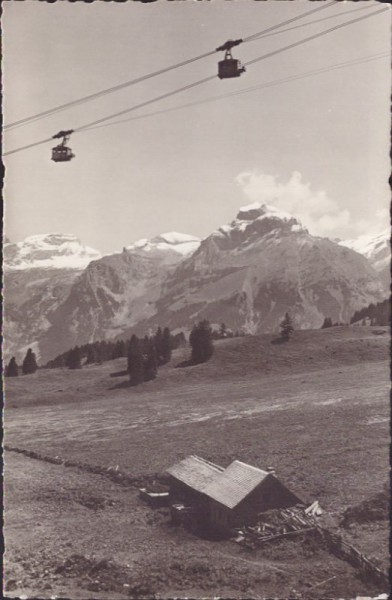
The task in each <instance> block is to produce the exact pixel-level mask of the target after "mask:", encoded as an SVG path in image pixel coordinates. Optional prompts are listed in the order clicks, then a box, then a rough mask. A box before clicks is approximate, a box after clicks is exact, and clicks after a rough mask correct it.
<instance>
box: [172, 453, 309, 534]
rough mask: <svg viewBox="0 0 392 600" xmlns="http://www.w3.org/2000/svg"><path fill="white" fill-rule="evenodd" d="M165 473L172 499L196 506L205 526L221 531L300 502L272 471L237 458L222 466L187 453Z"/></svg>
mask: <svg viewBox="0 0 392 600" xmlns="http://www.w3.org/2000/svg"><path fill="white" fill-rule="evenodd" d="M167 473H168V474H169V476H170V477H169V480H170V497H171V499H172V500H173V501H176V502H178V501H181V502H183V503H184V504H185V505H187V506H189V507H193V508H196V509H197V511H198V514H199V518H201V519H202V520H203V522H204V525H207V526H209V527H211V528H213V529H216V530H218V531H221V532H228V531H230V530H231V529H232V528H233V527H239V526H242V525H250V524H252V523H255V522H256V521H257V517H258V514H259V513H261V512H265V511H267V510H270V509H272V508H289V507H291V506H295V505H297V504H303V502H302V500H301V499H300V498H298V496H296V495H295V494H294V493H292V492H291V491H290V490H289V489H288V488H287V487H286V486H285V485H284V484H283V483H282V482H280V481H279V480H278V478H277V477H276V476H275V474H274V473H273V472H271V470H266V471H263V470H261V469H258V468H257V467H253V466H251V465H247V464H246V463H243V462H241V461H239V460H235V461H234V462H232V463H231V464H230V465H229V466H228V467H227V468H226V469H224V468H222V467H219V466H218V465H215V464H213V463H210V462H208V461H205V460H204V459H202V458H200V457H198V456H189V457H187V458H185V459H184V460H182V461H181V462H179V463H177V464H176V465H174V466H173V467H171V468H170V469H168V471H167Z"/></svg>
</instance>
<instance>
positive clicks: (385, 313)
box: [350, 298, 391, 325]
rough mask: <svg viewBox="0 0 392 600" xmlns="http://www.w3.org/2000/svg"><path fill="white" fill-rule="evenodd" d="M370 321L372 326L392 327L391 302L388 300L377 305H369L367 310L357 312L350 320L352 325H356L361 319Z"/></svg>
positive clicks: (362, 309)
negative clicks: (391, 324)
mask: <svg viewBox="0 0 392 600" xmlns="http://www.w3.org/2000/svg"><path fill="white" fill-rule="evenodd" d="M366 317H368V318H369V319H370V322H371V325H390V323H391V300H390V298H387V299H386V300H383V301H382V302H378V303H377V304H373V303H372V304H369V306H366V307H365V308H361V309H360V310H357V311H356V312H355V313H354V314H353V316H352V317H351V319H350V323H356V322H357V321H360V320H361V319H366Z"/></svg>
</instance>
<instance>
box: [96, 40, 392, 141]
mask: <svg viewBox="0 0 392 600" xmlns="http://www.w3.org/2000/svg"><path fill="white" fill-rule="evenodd" d="M389 56H390V54H389V53H388V52H386V53H378V54H374V55H370V56H365V57H363V58H355V59H352V60H350V61H346V62H342V63H336V64H334V65H329V66H326V67H323V68H320V69H313V70H312V71H306V72H304V73H297V75H292V76H288V77H284V78H282V79H275V80H273V81H267V82H265V83H262V84H259V85H255V86H252V87H248V88H244V89H242V90H237V91H236V92H230V93H228V94H220V95H219V96H212V97H211V98H205V99H204V100H198V101H195V102H188V103H187V104H181V105H179V106H173V107H171V108H164V109H162V110H156V111H154V112H150V113H145V114H142V115H138V116H136V117H129V118H128V119H121V120H119V121H114V122H113V123H102V124H101V125H96V126H95V127H89V128H88V129H87V130H86V131H92V130H94V129H101V128H103V127H111V126H112V125H120V124H122V123H129V122H130V121H138V120H140V119H146V118H148V117H154V116H157V115H161V114H165V113H169V112H174V111H176V110H181V109H183V108H189V107H191V106H199V105H201V104H207V103H208V102H214V101H216V100H224V99H226V98H232V97H233V96H240V95H241V94H247V93H250V92H255V91H257V90H262V89H266V88H269V87H274V86H277V85H281V84H283V83H289V82H290V81H296V80H297V79H305V78H306V77H311V76H313V75H320V74H322V73H329V72H330V71H335V70H338V69H343V68H345V67H351V66H356V65H359V64H364V63H367V62H371V61H373V60H378V59H380V58H389Z"/></svg>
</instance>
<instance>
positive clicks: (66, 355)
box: [45, 327, 186, 369]
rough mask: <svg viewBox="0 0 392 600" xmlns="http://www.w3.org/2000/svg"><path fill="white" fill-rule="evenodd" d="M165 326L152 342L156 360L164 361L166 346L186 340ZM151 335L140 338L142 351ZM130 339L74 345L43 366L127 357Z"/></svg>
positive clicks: (77, 365) (77, 366)
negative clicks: (173, 333) (154, 347)
mask: <svg viewBox="0 0 392 600" xmlns="http://www.w3.org/2000/svg"><path fill="white" fill-rule="evenodd" d="M166 329H167V328H165V330H164V331H162V329H161V328H160V327H158V330H157V332H156V334H155V336H152V337H153V338H154V340H155V341H154V343H155V346H156V352H157V358H158V362H161V363H162V361H165V360H166V357H167V352H168V350H167V347H169V346H170V350H174V349H176V348H178V347H179V346H181V345H185V343H186V340H185V336H184V333H183V332H182V331H181V332H180V333H178V334H176V335H172V334H171V333H170V331H169V330H168V329H167V332H168V333H167V332H166V333H165V336H164V332H165V331H166ZM150 339H151V336H150V337H149V336H145V337H144V338H143V339H142V340H141V344H142V351H143V352H145V347H147V346H148V344H149V340H150ZM130 342H131V340H130V339H129V340H117V341H113V340H103V341H97V342H93V343H91V344H84V345H82V346H75V347H74V348H71V350H67V352H63V353H62V354H59V355H58V356H56V358H54V359H53V360H50V361H49V362H48V363H47V364H46V365H45V366H46V367H47V368H49V369H55V368H59V367H68V368H70V369H80V368H81V367H82V364H86V365H90V364H95V363H97V364H100V363H103V362H106V361H108V360H113V359H115V358H127V356H128V350H129V345H130Z"/></svg>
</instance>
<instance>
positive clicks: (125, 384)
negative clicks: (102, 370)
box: [109, 373, 136, 390]
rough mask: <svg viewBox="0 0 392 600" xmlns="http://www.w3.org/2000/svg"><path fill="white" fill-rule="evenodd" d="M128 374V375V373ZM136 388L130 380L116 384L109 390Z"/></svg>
mask: <svg viewBox="0 0 392 600" xmlns="http://www.w3.org/2000/svg"><path fill="white" fill-rule="evenodd" d="M127 374H128V373H127ZM130 387H136V386H135V384H134V383H131V382H130V381H129V379H127V380H126V381H121V382H120V383H116V385H112V387H110V388H109V390H123V389H125V388H130Z"/></svg>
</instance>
